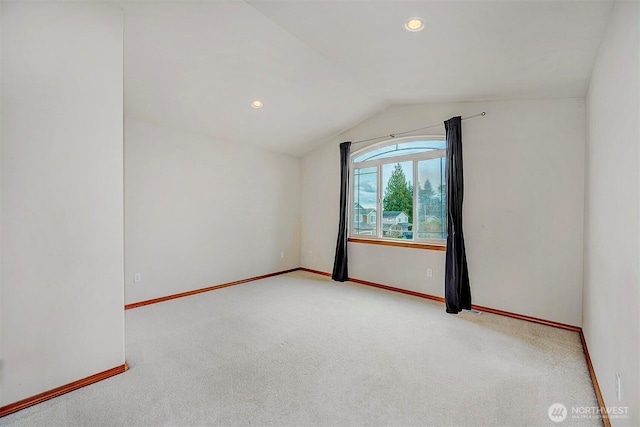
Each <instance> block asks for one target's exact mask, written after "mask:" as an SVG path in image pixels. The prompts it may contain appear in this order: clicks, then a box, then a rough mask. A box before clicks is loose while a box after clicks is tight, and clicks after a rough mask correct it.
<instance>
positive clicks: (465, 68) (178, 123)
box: [118, 0, 612, 155]
mask: <svg viewBox="0 0 640 427" xmlns="http://www.w3.org/2000/svg"><path fill="white" fill-rule="evenodd" d="M118 3H119V4H120V5H121V6H122V7H123V8H124V10H125V111H126V114H127V115H128V116H131V117H135V118H139V119H143V120H147V121H151V122H154V123H158V124H163V125H167V126H171V127H175V128H178V129H182V130H185V131H190V132H195V133H200V134H205V135H209V136H212V137H214V138H216V139H219V140H224V141H229V142H232V143H239V144H249V145H254V146H259V147H264V148H267V149H272V150H276V151H280V152H284V153H289V154H292V155H301V154H304V153H306V152H308V151H309V150H310V149H311V148H313V147H314V146H316V145H317V144H318V143H319V142H321V141H324V140H327V139H328V138H330V137H332V136H334V135H336V134H338V133H340V132H341V131H343V130H345V129H347V128H349V127H352V126H353V125H355V124H357V123H358V122H360V121H362V120H364V119H365V118H367V117H369V116H370V115H371V114H373V113H375V112H377V111H380V110H382V109H384V108H385V107H387V106H388V105H390V104H406V103H422V102H445V101H468V100H479V99H522V98H549V97H553V98H561V97H582V96H584V95H585V92H586V89H587V85H588V80H589V77H590V74H591V69H592V66H593V63H594V60H595V56H596V53H597V49H598V46H599V44H600V40H601V38H602V35H603V33H604V28H605V26H606V22H607V19H608V16H609V12H610V10H611V6H612V2H611V1H585V0H580V1H456V0H450V1H373V2H371V1H369V2H364V1H335V0H334V1H298V0H289V1H263V0H260V1H249V2H243V1H229V2H221V1H201V2H186V1H173V2H171V1H149V2H118ZM413 16H419V17H422V18H423V19H424V20H425V23H426V28H425V29H424V30H423V31H421V32H419V33H409V32H407V31H405V30H404V28H403V24H404V22H405V21H406V19H408V18H410V17H413ZM254 99H260V100H262V101H263V102H264V107H263V108H261V109H253V108H251V106H250V103H251V101H252V100H254Z"/></svg>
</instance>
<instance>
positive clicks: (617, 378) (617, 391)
mask: <svg viewBox="0 0 640 427" xmlns="http://www.w3.org/2000/svg"><path fill="white" fill-rule="evenodd" d="M620 388H621V386H620V374H618V373H617V372H616V396H617V397H618V402H621V401H622V391H621V390H620Z"/></svg>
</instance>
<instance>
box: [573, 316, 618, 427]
mask: <svg viewBox="0 0 640 427" xmlns="http://www.w3.org/2000/svg"><path fill="white" fill-rule="evenodd" d="M579 334H580V341H581V342H582V349H583V350H584V357H585V359H586V360H587V367H588V368H589V375H590V376H591V382H592V383H593V389H594V391H595V392H596V399H598V406H600V413H601V414H602V422H603V423H604V426H605V427H611V420H610V419H609V415H608V414H607V405H606V404H605V403H604V398H603V397H602V392H601V391H600V386H599V385H598V378H597V377H596V371H595V370H594V369H593V365H592V364H591V356H589V349H588V348H587V340H586V339H585V338H584V333H583V332H582V328H581V329H580V331H579Z"/></svg>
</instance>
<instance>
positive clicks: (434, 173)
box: [416, 157, 447, 239]
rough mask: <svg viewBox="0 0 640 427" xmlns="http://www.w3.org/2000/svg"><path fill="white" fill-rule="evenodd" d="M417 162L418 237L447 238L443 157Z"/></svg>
mask: <svg viewBox="0 0 640 427" xmlns="http://www.w3.org/2000/svg"><path fill="white" fill-rule="evenodd" d="M417 163H418V185H417V186H416V191H417V203H418V206H417V209H416V215H417V221H416V224H417V226H418V238H419V239H446V238H447V221H446V218H447V200H446V199H447V191H446V188H445V186H446V178H445V176H446V175H445V167H446V161H445V158H444V157H440V158H437V159H429V160H420V161H418V162H417Z"/></svg>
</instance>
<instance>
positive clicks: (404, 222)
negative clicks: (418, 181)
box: [382, 162, 413, 239]
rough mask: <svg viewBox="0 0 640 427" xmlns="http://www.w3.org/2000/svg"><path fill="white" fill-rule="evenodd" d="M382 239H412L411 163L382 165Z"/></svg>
mask: <svg viewBox="0 0 640 427" xmlns="http://www.w3.org/2000/svg"><path fill="white" fill-rule="evenodd" d="M382 186H383V187H384V195H383V197H384V198H383V199H382V237H387V238H391V239H413V222H412V217H413V162H399V163H390V164H386V165H382Z"/></svg>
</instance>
